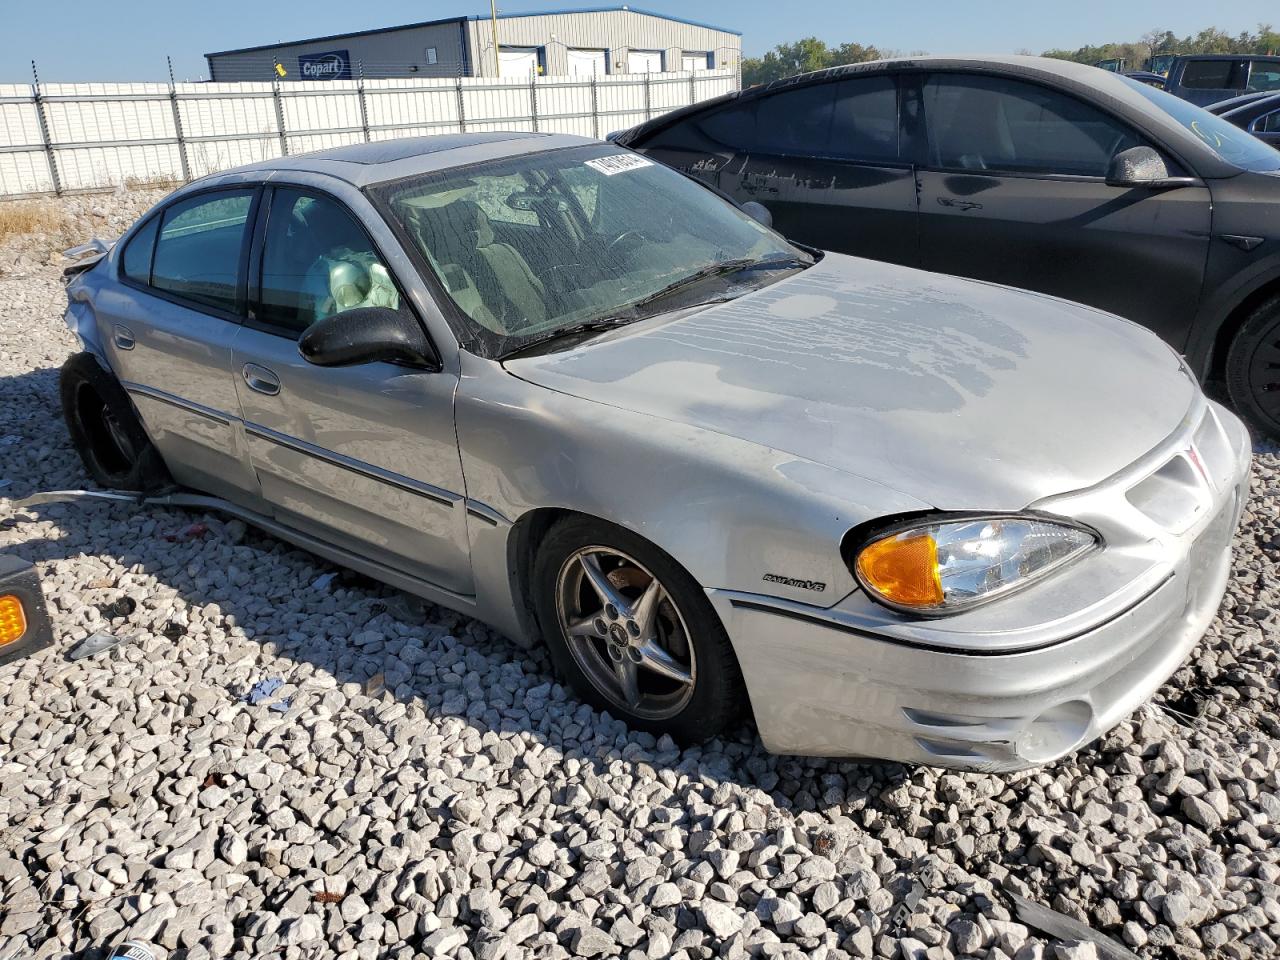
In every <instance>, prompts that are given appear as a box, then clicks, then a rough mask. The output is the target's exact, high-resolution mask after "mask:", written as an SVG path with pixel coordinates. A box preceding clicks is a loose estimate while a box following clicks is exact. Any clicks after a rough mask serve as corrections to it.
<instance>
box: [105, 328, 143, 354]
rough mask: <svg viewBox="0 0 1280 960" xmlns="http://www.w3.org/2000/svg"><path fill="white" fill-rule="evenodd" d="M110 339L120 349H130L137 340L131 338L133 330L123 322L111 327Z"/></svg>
mask: <svg viewBox="0 0 1280 960" xmlns="http://www.w3.org/2000/svg"><path fill="white" fill-rule="evenodd" d="M111 340H112V342H113V343H115V345H116V346H117V347H119V348H120V349H121V350H132V349H133V345H134V343H136V342H137V341H135V340H134V339H133V331H132V330H130V329H129V328H128V327H126V326H125V325H124V324H123V323H117V324H116V325H115V326H113V327H112V328H111Z"/></svg>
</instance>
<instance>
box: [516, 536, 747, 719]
mask: <svg viewBox="0 0 1280 960" xmlns="http://www.w3.org/2000/svg"><path fill="white" fill-rule="evenodd" d="M532 586H533V590H534V605H535V608H536V612H537V616H538V623H539V627H540V628H541V630H542V635H543V637H544V638H545V640H546V643H547V646H548V648H549V650H550V653H551V659H552V661H553V662H554V663H555V666H556V669H557V671H558V672H559V673H560V675H561V676H562V677H564V678H565V679H566V680H568V682H569V683H570V684H571V685H572V686H573V688H574V689H575V690H576V691H577V692H578V695H579V696H581V697H582V699H583V700H585V701H586V702H588V703H590V704H591V705H592V706H594V707H596V708H598V709H600V710H607V711H608V712H609V713H610V714H612V715H613V716H615V717H618V718H619V719H621V720H623V721H625V722H626V723H627V724H628V725H629V726H631V727H633V728H635V729H638V730H647V731H649V732H651V733H655V734H659V735H660V734H664V733H665V734H670V735H671V737H672V738H673V739H675V740H677V741H679V742H681V743H695V742H698V741H701V740H705V739H707V738H709V737H713V736H715V735H716V734H718V733H720V732H722V731H723V730H724V729H725V728H726V727H728V726H729V725H730V724H731V723H733V722H734V721H735V720H736V719H737V718H738V717H739V715H740V714H741V712H742V707H743V704H744V703H745V702H746V695H745V689H744V687H743V683H742V674H741V671H740V670H739V669H738V662H737V659H736V658H735V657H734V654H733V648H732V646H731V645H730V643H729V637H728V635H727V634H726V633H725V630H724V626H723V625H722V624H721V623H720V619H719V617H717V616H716V613H715V610H714V609H712V607H711V603H710V601H708V600H707V597H706V594H705V593H704V592H703V590H702V588H701V587H699V586H698V584H697V582H696V581H695V580H694V579H693V578H692V577H691V576H690V575H689V574H688V573H687V572H686V571H685V570H684V569H683V568H682V567H681V566H680V565H679V564H677V563H676V562H675V561H674V560H673V559H672V558H671V557H669V556H668V555H667V554H665V553H663V552H662V551H661V550H659V549H658V548H657V547H655V546H654V545H653V544H651V543H649V542H647V541H646V540H644V539H642V538H641V537H638V536H636V535H635V534H633V533H631V532H629V531H627V530H624V529H622V528H620V527H615V526H613V525H612V524H607V523H603V522H601V521H598V520H592V519H590V518H586V517H571V518H567V519H565V520H561V521H560V522H559V523H557V524H556V525H555V526H554V527H552V528H551V530H550V531H549V532H548V533H547V536H546V538H545V539H544V540H543V542H542V545H541V546H540V548H539V550H538V554H537V557H536V559H535V561H534V569H533V580H532Z"/></svg>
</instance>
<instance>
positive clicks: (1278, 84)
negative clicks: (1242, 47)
mask: <svg viewBox="0 0 1280 960" xmlns="http://www.w3.org/2000/svg"><path fill="white" fill-rule="evenodd" d="M1164 88H1165V89H1166V90H1168V91H1169V92H1170V93H1172V94H1173V95H1174V96H1175V97H1181V98H1182V99H1183V100H1188V101H1190V102H1191V103H1194V104H1196V105H1198V106H1201V107H1205V106H1208V105H1209V104H1211V103H1217V102H1218V101H1219V100H1227V99H1230V98H1231V97H1235V96H1239V95H1240V94H1244V93H1253V92H1263V91H1268V90H1275V91H1277V92H1280V57H1266V56H1255V55H1253V54H1238V53H1223V54H1197V55H1195V56H1186V57H1175V58H1174V59H1173V62H1172V63H1171V64H1170V65H1169V71H1168V73H1166V74H1165V87H1164Z"/></svg>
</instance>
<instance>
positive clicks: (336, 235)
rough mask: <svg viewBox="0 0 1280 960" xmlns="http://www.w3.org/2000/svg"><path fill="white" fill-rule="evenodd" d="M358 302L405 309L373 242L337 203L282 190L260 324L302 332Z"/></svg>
mask: <svg viewBox="0 0 1280 960" xmlns="http://www.w3.org/2000/svg"><path fill="white" fill-rule="evenodd" d="M356 307H390V308H391V309H393V310H396V309H399V307H400V293H399V291H398V290H397V289H396V285H395V283H394V281H393V280H392V279H391V274H390V272H389V271H388V270H387V268H386V266H385V265H384V264H383V263H382V261H381V259H380V258H379V256H378V253H377V251H376V250H375V249H374V246H373V243H372V241H370V240H369V237H368V235H367V234H366V233H365V232H364V230H363V229H362V228H361V227H360V225H359V224H358V223H356V221H355V220H354V219H353V218H352V216H351V214H350V213H348V212H347V211H346V210H345V209H344V208H343V207H342V206H341V205H340V204H338V203H337V202H336V201H334V200H331V199H329V198H327V197H321V196H316V195H313V194H309V193H306V192H304V191H301V190H294V189H291V188H285V187H280V188H277V189H276V191H275V194H274V196H273V197H272V199H271V209H270V210H269V211H268V213H267V230H266V239H265V241H264V246H263V250H262V276H261V293H260V295H259V307H258V313H257V320H258V322H259V323H262V324H265V325H267V326H269V327H272V328H274V329H276V330H279V331H280V332H282V333H286V334H288V335H290V336H297V335H298V334H300V333H302V331H303V330H305V329H307V327H309V326H311V324H313V323H315V322H316V321H317V320H323V319H324V318H325V317H328V316H332V315H333V314H335V313H341V312H342V311H343V310H352V309H354V308H356Z"/></svg>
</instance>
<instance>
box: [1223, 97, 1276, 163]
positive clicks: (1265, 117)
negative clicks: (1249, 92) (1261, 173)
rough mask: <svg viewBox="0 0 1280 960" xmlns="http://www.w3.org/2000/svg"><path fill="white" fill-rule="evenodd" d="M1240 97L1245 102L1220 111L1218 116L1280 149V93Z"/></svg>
mask: <svg viewBox="0 0 1280 960" xmlns="http://www.w3.org/2000/svg"><path fill="white" fill-rule="evenodd" d="M1239 99H1241V100H1243V101H1244V102H1242V103H1237V104H1235V105H1234V106H1232V107H1231V108H1230V109H1229V110H1223V111H1221V112H1219V113H1218V116H1220V117H1222V119H1223V120H1226V121H1227V122H1228V123H1232V124H1235V125H1236V126H1237V127H1239V128H1240V129H1241V130H1247V131H1248V132H1249V133H1251V134H1253V135H1254V136H1255V137H1257V138H1258V139H1259V140H1261V141H1262V142H1263V143H1267V144H1270V145H1271V146H1273V147H1276V148H1277V149H1280V93H1271V94H1266V95H1263V96H1260V97H1248V98H1239ZM1231 102H1232V101H1228V103H1231Z"/></svg>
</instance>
